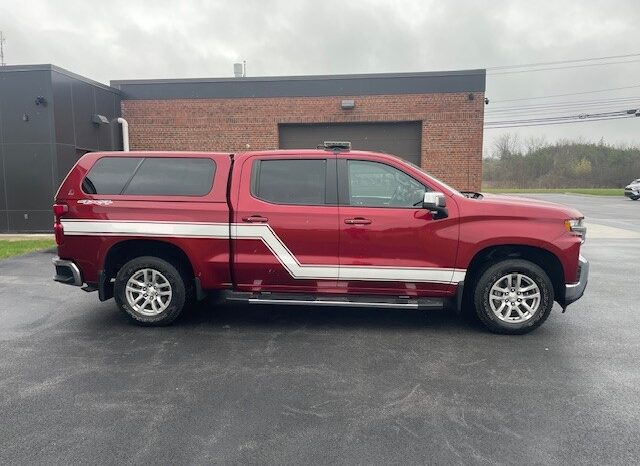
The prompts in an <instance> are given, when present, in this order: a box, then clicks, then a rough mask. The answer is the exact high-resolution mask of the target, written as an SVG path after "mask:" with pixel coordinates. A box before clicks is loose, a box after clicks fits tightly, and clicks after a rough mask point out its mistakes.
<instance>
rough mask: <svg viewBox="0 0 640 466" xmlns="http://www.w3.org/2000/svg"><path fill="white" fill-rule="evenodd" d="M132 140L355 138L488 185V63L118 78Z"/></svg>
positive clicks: (231, 143)
mask: <svg viewBox="0 0 640 466" xmlns="http://www.w3.org/2000/svg"><path fill="white" fill-rule="evenodd" d="M111 86H112V87H115V88H117V89H119V90H120V91H121V93H122V94H121V95H122V99H123V100H122V116H123V117H124V118H125V119H126V120H127V121H128V122H129V128H130V130H129V131H130V132H129V136H130V144H131V149H132V150H136V149H159V150H221V151H242V150H247V148H250V149H277V148H311V147H316V146H317V145H318V144H321V143H322V142H323V141H325V140H347V141H351V142H352V146H353V148H354V149H368V150H379V151H383V152H389V153H393V154H396V155H399V156H401V157H403V158H405V159H407V160H409V161H411V162H413V163H415V164H417V165H421V166H422V167H423V168H425V169H426V170H427V171H429V172H430V173H432V174H433V175H435V176H437V177H439V178H441V179H443V180H444V181H446V182H448V183H450V184H451V185H453V186H455V187H457V188H459V189H469V190H479V189H480V183H481V179H482V127H483V118H484V91H485V71H484V70H469V71H450V72H430V73H396V74H364V75H334V76H291V77H261V78H224V79H175V80H134V81H112V82H111Z"/></svg>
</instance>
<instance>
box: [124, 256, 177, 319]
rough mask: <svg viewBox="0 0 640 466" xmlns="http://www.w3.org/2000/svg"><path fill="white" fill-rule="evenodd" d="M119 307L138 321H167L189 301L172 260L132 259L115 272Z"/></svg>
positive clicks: (148, 257) (145, 257)
mask: <svg viewBox="0 0 640 466" xmlns="http://www.w3.org/2000/svg"><path fill="white" fill-rule="evenodd" d="M114 297H115V300H116V302H117V303H118V307H120V309H121V310H122V311H123V312H124V313H125V314H126V315H127V316H128V317H129V318H130V319H132V320H133V321H134V322H136V323H137V324H139V325H147V326H151V325H158V326H160V325H168V324H170V323H171V322H173V321H174V320H175V319H176V318H177V317H178V316H179V315H180V313H181V312H182V309H183V308H184V305H185V302H186V291H185V281H184V278H183V276H182V275H181V274H180V272H179V271H178V269H176V267H174V266H173V265H172V264H170V263H169V262H167V261H165V260H163V259H160V258H158V257H152V256H142V257H137V258H135V259H132V260H130V261H129V262H127V263H126V264H124V265H123V266H122V268H121V269H120V270H119V271H118V274H117V276H116V281H115V284H114Z"/></svg>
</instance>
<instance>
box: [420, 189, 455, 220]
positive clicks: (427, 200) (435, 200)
mask: <svg viewBox="0 0 640 466" xmlns="http://www.w3.org/2000/svg"><path fill="white" fill-rule="evenodd" d="M422 208H423V209H427V210H428V211H430V212H431V213H433V218H434V219H439V218H447V217H448V216H449V212H448V211H447V198H446V196H445V195H444V194H443V193H440V192H433V191H427V192H426V193H424V199H423V200H422Z"/></svg>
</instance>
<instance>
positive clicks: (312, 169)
mask: <svg viewBox="0 0 640 466" xmlns="http://www.w3.org/2000/svg"><path fill="white" fill-rule="evenodd" d="M241 170H242V172H241V175H240V176H241V181H240V193H239V196H238V203H237V210H236V212H235V219H234V223H233V225H232V227H231V236H232V238H233V256H234V278H235V281H236V283H237V285H238V289H240V290H244V291H255V292H264V291H271V292H277V291H282V292H311V293H322V292H326V293H328V292H332V291H335V288H336V283H337V279H338V266H339V256H338V253H339V251H338V239H339V230H338V206H337V180H336V157H335V155H333V154H331V153H326V154H313V155H299V156H297V155H292V154H286V155H267V156H254V157H250V158H248V159H246V160H245V161H244V163H243V165H242V167H241Z"/></svg>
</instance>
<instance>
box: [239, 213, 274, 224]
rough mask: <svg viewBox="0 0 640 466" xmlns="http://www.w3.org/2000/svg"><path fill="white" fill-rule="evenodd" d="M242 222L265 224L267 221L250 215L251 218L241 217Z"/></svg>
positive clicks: (264, 218) (265, 218) (258, 216)
mask: <svg viewBox="0 0 640 466" xmlns="http://www.w3.org/2000/svg"><path fill="white" fill-rule="evenodd" d="M242 221H243V222H247V223H267V222H268V221H269V219H268V218H267V217H262V216H261V215H252V216H251V217H242Z"/></svg>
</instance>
